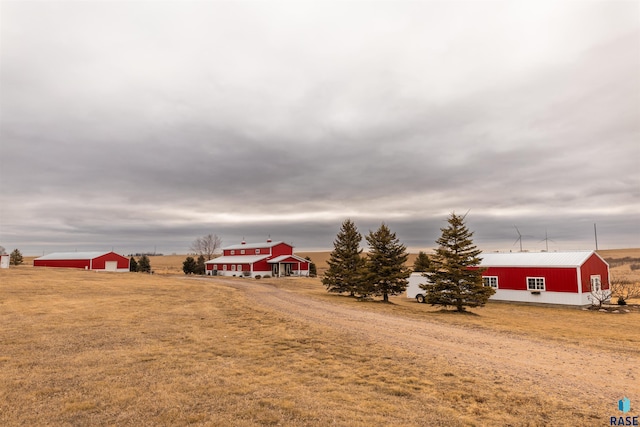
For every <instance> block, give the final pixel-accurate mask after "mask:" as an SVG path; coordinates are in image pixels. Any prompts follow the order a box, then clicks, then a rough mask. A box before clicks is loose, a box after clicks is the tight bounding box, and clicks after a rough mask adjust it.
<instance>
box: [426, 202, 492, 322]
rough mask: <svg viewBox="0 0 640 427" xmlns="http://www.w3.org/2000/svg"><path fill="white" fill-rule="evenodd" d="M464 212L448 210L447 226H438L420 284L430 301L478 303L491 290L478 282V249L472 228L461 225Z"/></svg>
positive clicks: (456, 304) (463, 304) (461, 305)
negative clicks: (434, 246) (433, 249)
mask: <svg viewBox="0 0 640 427" xmlns="http://www.w3.org/2000/svg"><path fill="white" fill-rule="evenodd" d="M465 216H466V215H463V216H460V215H456V214H455V212H454V213H452V214H451V216H450V217H449V219H448V220H447V221H448V222H449V226H448V227H447V228H442V229H441V231H442V236H441V237H440V238H439V239H438V240H436V243H438V245H439V247H438V249H436V253H435V254H434V255H432V256H431V265H430V266H429V269H428V271H427V273H426V274H425V276H427V277H428V278H429V281H430V283H428V284H425V285H420V287H421V288H422V289H424V290H425V299H426V302H428V303H429V304H431V305H442V306H444V307H455V308H456V310H457V311H459V312H462V311H465V307H481V306H483V305H484V304H485V303H486V302H487V300H488V299H489V297H490V296H491V295H493V294H494V293H495V290H494V289H493V288H491V287H489V286H486V287H485V286H483V285H482V269H480V268H472V267H478V265H479V264H480V258H478V255H480V254H481V253H482V251H481V250H478V248H477V247H476V246H475V245H474V244H473V240H472V236H473V232H471V231H469V229H468V228H467V226H466V225H465V222H464V220H465Z"/></svg>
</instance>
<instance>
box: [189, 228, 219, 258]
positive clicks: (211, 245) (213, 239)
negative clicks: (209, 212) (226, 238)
mask: <svg viewBox="0 0 640 427" xmlns="http://www.w3.org/2000/svg"><path fill="white" fill-rule="evenodd" d="M221 246H222V239H221V238H220V237H218V235H216V234H207V235H206V236H203V237H198V238H197V239H196V240H194V241H193V243H192V244H191V250H192V251H193V252H195V253H196V254H197V255H202V256H204V257H205V258H207V261H210V260H211V259H212V258H213V255H214V254H215V253H216V252H217V251H218V249H220V247H221Z"/></svg>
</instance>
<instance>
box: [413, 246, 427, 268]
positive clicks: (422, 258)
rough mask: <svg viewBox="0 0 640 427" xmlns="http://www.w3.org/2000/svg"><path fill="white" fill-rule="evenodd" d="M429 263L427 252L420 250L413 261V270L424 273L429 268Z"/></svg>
mask: <svg viewBox="0 0 640 427" xmlns="http://www.w3.org/2000/svg"><path fill="white" fill-rule="evenodd" d="M429 264H430V261H429V256H428V255H427V254H426V253H424V252H422V251H420V252H418V256H417V257H416V260H415V261H414V262H413V271H415V272H416V273H424V272H426V271H428V270H429Z"/></svg>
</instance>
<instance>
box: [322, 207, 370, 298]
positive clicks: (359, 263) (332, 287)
mask: <svg viewBox="0 0 640 427" xmlns="http://www.w3.org/2000/svg"><path fill="white" fill-rule="evenodd" d="M361 241H362V235H361V234H360V233H359V232H358V229H357V227H356V225H355V224H354V223H353V221H351V220H350V219H347V220H345V221H344V222H343V223H342V226H341V227H340V231H339V232H338V234H337V236H336V239H335V240H334V241H333V248H334V249H333V251H332V252H331V255H330V257H329V260H328V261H327V264H328V265H329V268H328V270H327V271H326V272H325V273H324V276H323V277H322V284H323V285H325V286H326V287H327V291H328V292H336V293H345V292H348V293H349V295H351V296H355V294H356V291H357V290H358V289H360V288H361V284H362V281H363V276H364V264H365V261H364V258H363V257H362V249H361V248H360V242H361Z"/></svg>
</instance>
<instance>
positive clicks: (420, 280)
mask: <svg viewBox="0 0 640 427" xmlns="http://www.w3.org/2000/svg"><path fill="white" fill-rule="evenodd" d="M423 274H424V273H411V276H409V283H408V284H407V298H415V299H416V301H418V302H419V303H423V302H425V298H424V297H425V293H424V289H422V288H420V285H424V284H426V283H429V279H427V278H426V277H424V276H423Z"/></svg>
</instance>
